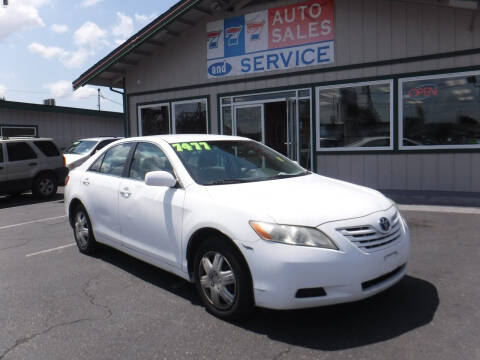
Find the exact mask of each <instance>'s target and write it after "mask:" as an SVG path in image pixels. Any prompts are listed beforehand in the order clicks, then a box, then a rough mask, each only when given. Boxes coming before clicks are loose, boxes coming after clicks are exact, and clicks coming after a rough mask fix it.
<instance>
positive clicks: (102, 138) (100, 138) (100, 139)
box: [74, 136, 123, 142]
mask: <svg viewBox="0 0 480 360" xmlns="http://www.w3.org/2000/svg"><path fill="white" fill-rule="evenodd" d="M110 139H116V140H120V139H123V138H122V137H116V136H103V137H93V138H86V139H78V140H75V141H74V142H77V141H102V140H110Z"/></svg>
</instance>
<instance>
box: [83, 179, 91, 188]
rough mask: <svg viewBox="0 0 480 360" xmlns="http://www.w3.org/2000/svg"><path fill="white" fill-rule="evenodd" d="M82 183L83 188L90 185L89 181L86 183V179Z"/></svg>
mask: <svg viewBox="0 0 480 360" xmlns="http://www.w3.org/2000/svg"><path fill="white" fill-rule="evenodd" d="M82 183H83V185H85V186H88V185H90V181H88V178H86V179H84V180H83V181H82Z"/></svg>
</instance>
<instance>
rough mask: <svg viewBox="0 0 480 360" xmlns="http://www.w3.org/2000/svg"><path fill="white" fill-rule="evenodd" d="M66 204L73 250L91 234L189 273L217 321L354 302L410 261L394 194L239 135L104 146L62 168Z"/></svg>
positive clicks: (84, 246)
mask: <svg viewBox="0 0 480 360" xmlns="http://www.w3.org/2000/svg"><path fill="white" fill-rule="evenodd" d="M65 209H66V212H67V214H68V216H69V219H70V224H71V226H72V228H73V233H74V237H75V240H76V243H77V245H78V248H79V250H80V252H82V253H85V254H90V253H92V252H94V250H95V247H96V245H97V242H100V243H103V244H107V245H109V246H112V247H114V248H117V249H119V250H120V251H123V252H125V253H127V254H130V255H132V256H134V257H137V258H139V259H142V260H144V261H146V262H148V263H151V264H153V265H156V266H158V267H160V268H162V269H165V270H167V271H170V272H172V273H174V274H176V275H178V276H180V277H182V278H184V279H186V280H188V281H191V282H194V283H195V285H196V288H197V290H198V293H199V295H200V298H201V299H202V301H203V303H204V305H205V306H206V308H207V309H208V310H209V311H210V312H211V313H213V314H214V315H216V316H219V317H222V318H226V319H234V318H239V317H242V316H245V315H247V314H249V313H250V312H251V310H252V308H253V307H254V305H257V306H261V307H266V308H271V309H298V308H307V307H315V306H320V305H328V304H336V303H343V302H349V301H354V300H359V299H363V298H366V297H369V296H372V295H374V294H376V293H378V292H381V291H383V290H385V289H387V288H389V287H390V286H392V285H393V284H395V283H397V282H398V281H399V280H400V279H401V278H402V277H403V276H404V275H405V272H406V266H407V261H408V258H409V230H408V227H407V224H406V222H405V220H404V219H403V217H402V216H401V214H400V213H399V211H398V209H397V206H396V205H395V203H393V202H392V201H391V200H389V199H387V198H386V197H384V196H383V195H382V194H380V193H379V192H377V191H374V190H372V189H368V188H365V187H361V186H357V185H353V184H349V183H346V182H343V181H339V180H334V179H330V178H327V177H324V176H320V175H317V174H313V173H311V172H309V171H307V170H305V169H303V168H302V167H300V166H299V165H297V164H296V163H295V162H293V161H291V160H289V159H288V158H286V157H284V156H283V155H281V154H280V153H278V152H276V151H274V150H272V149H270V148H268V147H266V146H264V145H262V144H260V143H258V142H255V141H252V140H248V139H246V138H241V137H230V136H219V135H165V136H153V137H143V138H141V137H140V138H129V139H124V140H121V141H119V142H116V143H115V144H111V145H109V146H108V148H106V149H104V150H103V151H101V152H100V153H99V154H96V155H95V156H93V157H92V158H91V159H89V160H88V161H86V162H85V164H83V165H82V166H80V167H78V168H76V169H75V170H74V171H72V172H71V173H70V174H69V180H67V185H66V188H65ZM399 301H400V300H399Z"/></svg>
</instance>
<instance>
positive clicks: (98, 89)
mask: <svg viewBox="0 0 480 360" xmlns="http://www.w3.org/2000/svg"><path fill="white" fill-rule="evenodd" d="M98 111H100V88H99V89H98Z"/></svg>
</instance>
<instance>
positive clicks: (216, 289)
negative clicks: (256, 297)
mask: <svg viewBox="0 0 480 360" xmlns="http://www.w3.org/2000/svg"><path fill="white" fill-rule="evenodd" d="M199 278H200V285H201V288H202V291H203V293H204V295H205V296H206V298H207V299H208V301H209V302H210V303H211V304H212V305H213V306H215V307H216V308H217V309H220V310H226V309H228V308H230V307H231V306H232V305H233V303H234V302H235V298H236V296H237V280H236V278H235V273H234V272H233V268H232V266H231V265H230V263H229V262H228V260H227V259H226V258H225V256H223V255H222V254H220V253H219V252H216V251H210V252H208V253H206V254H205V255H203V257H202V259H201V260H200V264H199Z"/></svg>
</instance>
